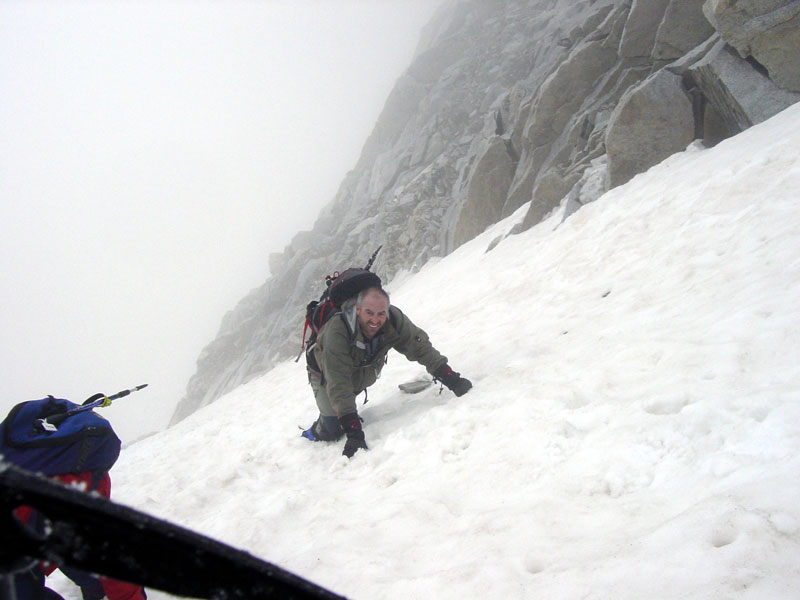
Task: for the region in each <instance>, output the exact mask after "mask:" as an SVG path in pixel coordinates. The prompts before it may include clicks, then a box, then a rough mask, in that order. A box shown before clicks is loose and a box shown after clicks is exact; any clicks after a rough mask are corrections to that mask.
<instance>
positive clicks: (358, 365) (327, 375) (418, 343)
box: [308, 301, 447, 417]
mask: <svg viewBox="0 0 800 600" xmlns="http://www.w3.org/2000/svg"><path fill="white" fill-rule="evenodd" d="M375 339H376V340H378V346H377V351H376V352H375V354H374V356H373V357H372V358H371V359H367V358H366V357H367V343H366V340H365V339H364V335H363V334H362V333H361V330H360V329H359V327H358V325H357V318H356V307H355V302H354V301H349V302H346V303H345V304H344V306H343V307H342V312H341V313H340V314H338V315H334V317H333V318H331V319H330V320H329V321H328V322H327V323H326V324H325V325H324V326H323V328H322V329H321V330H320V332H319V335H318V336H317V341H316V345H315V346H314V348H313V350H312V352H313V359H314V360H309V361H308V364H309V368H310V369H312V370H315V371H317V372H321V373H322V381H323V384H324V385H325V390H326V391H327V392H328V397H329V398H330V401H331V405H332V406H333V408H334V410H335V411H336V414H337V416H339V417H341V416H344V415H347V414H350V413H354V412H357V409H356V396H357V395H358V394H359V393H361V392H362V391H364V390H365V389H366V388H368V387H369V386H371V385H372V384H373V383H375V381H376V380H377V379H378V377H380V374H381V369H383V366H384V365H385V364H386V355H387V354H388V353H389V350H391V349H392V348H394V349H395V350H397V351H398V352H399V353H400V354H402V355H404V356H405V357H406V358H407V359H408V360H413V361H416V362H418V363H420V364H421V365H423V366H424V367H425V368H426V369H427V370H428V373H431V374H433V372H434V371H436V369H438V368H439V367H440V366H441V365H443V364H445V363H446V362H447V357H445V356H442V355H441V354H440V353H439V352H438V351H437V350H436V348H434V347H433V346H432V345H431V342H430V340H429V339H428V334H427V333H425V332H424V331H423V330H422V329H420V328H419V327H417V326H416V325H414V323H412V322H411V319H409V318H408V317H407V316H405V314H403V312H402V311H401V310H400V309H399V308H397V307H396V306H390V307H389V318H388V319H387V320H386V323H385V324H384V326H383V327H382V328H381V330H380V331H379V332H378V335H376V336H375ZM314 362H316V365H315V364H314Z"/></svg>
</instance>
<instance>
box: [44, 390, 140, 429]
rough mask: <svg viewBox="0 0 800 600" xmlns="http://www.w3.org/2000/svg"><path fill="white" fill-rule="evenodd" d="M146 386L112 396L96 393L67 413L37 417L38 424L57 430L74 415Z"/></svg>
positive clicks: (109, 403) (100, 406) (102, 405)
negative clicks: (42, 417)
mask: <svg viewBox="0 0 800 600" xmlns="http://www.w3.org/2000/svg"><path fill="white" fill-rule="evenodd" d="M146 387H147V384H146V383H143V384H142V385H137V386H136V387H135V388H131V389H129V390H122V391H121V392H117V393H116V394H112V395H111V396H106V395H105V394H95V395H94V396H90V397H89V398H87V399H86V400H84V402H83V404H81V405H80V406H79V407H77V408H73V409H71V410H68V411H67V412H65V413H58V414H55V415H50V416H49V417H45V418H44V419H37V421H36V424H37V426H39V427H41V428H42V429H44V430H45V431H56V430H57V428H58V424H59V423H63V422H64V421H65V420H66V419H68V418H69V417H71V416H72V415H75V414H78V413H82V412H84V411H87V410H92V409H93V408H105V407H106V406H111V403H112V402H113V401H114V400H117V399H118V398H124V397H125V396H128V395H129V394H132V393H133V392H138V391H139V390H141V389H143V388H146Z"/></svg>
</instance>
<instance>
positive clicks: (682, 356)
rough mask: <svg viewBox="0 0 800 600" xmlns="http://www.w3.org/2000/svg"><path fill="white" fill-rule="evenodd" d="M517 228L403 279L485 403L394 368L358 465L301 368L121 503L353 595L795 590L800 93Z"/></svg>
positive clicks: (163, 465) (409, 308)
mask: <svg viewBox="0 0 800 600" xmlns="http://www.w3.org/2000/svg"><path fill="white" fill-rule="evenodd" d="M522 214H523V213H522V211H520V212H518V213H517V214H515V215H514V216H513V217H511V218H509V219H507V220H506V221H504V222H502V223H500V224H498V225H496V226H494V227H492V228H490V230H487V231H486V232H485V233H484V234H482V235H481V236H479V237H478V238H476V239H475V240H473V241H471V242H470V243H468V244H466V245H464V246H462V247H461V248H459V249H458V250H457V251H456V252H454V253H453V254H451V255H450V256H448V257H447V258H444V259H442V260H439V261H437V262H436V263H435V264H428V265H427V266H426V267H424V268H423V269H422V270H421V272H419V273H418V274H415V275H413V276H407V277H404V278H402V279H403V281H402V283H400V282H399V279H398V283H397V284H396V285H390V286H389V287H390V290H391V291H392V300H393V302H394V303H396V304H397V305H398V306H400V307H401V308H403V309H404V310H405V312H406V313H407V314H408V315H409V316H410V317H411V318H412V320H414V321H415V322H416V323H417V324H418V325H420V326H422V327H423V328H424V329H426V330H427V331H428V333H429V334H430V335H431V339H432V340H433V342H434V345H435V346H436V347H437V348H438V349H440V350H441V351H442V352H443V353H445V354H446V355H447V356H448V357H449V358H450V362H451V364H452V366H453V367H454V368H455V369H456V370H458V371H460V372H461V373H462V374H464V375H465V376H466V377H468V378H470V379H471V380H472V381H473V383H474V384H475V387H474V389H473V390H472V391H471V392H470V393H469V394H467V395H466V396H464V397H463V398H460V399H459V398H456V397H454V396H453V395H452V394H451V393H450V392H448V391H447V390H445V391H444V392H443V393H441V394H439V390H438V387H430V388H428V389H427V390H425V391H423V392H421V393H419V394H416V395H408V394H404V393H401V392H400V391H399V390H398V387H397V386H398V384H400V383H403V382H406V381H409V380H412V379H415V378H417V377H418V376H421V375H423V374H424V370H423V369H422V367H420V366H419V365H417V364H415V363H409V362H407V361H406V360H405V359H404V358H403V357H402V356H401V355H399V354H396V353H394V354H392V355H390V362H389V365H388V366H387V368H386V369H385V370H384V374H383V377H382V379H381V380H380V381H379V382H378V384H376V385H375V386H374V387H373V388H371V389H370V394H369V398H370V401H369V403H368V404H367V405H366V406H364V407H363V408H361V415H362V416H363V417H364V420H365V431H366V436H367V442H368V444H369V446H370V450H369V452H359V453H357V454H356V456H355V457H354V458H353V459H352V460H350V461H348V460H347V459H346V458H344V457H343V456H342V455H341V446H342V444H341V443H338V444H324V443H318V444H314V443H311V442H309V441H307V440H305V439H303V438H301V437H300V435H299V430H298V428H297V425H298V424H301V425H305V426H308V425H310V424H311V422H312V420H313V419H314V417H315V416H316V415H315V408H314V402H313V399H312V395H311V392H310V390H309V389H308V386H307V384H306V377H305V371H304V366H303V365H302V363H300V364H295V363H293V362H287V363H285V364H282V365H280V366H278V367H277V368H276V369H274V370H273V371H272V372H270V373H268V374H266V375H264V376H263V377H261V378H259V379H258V380H256V381H253V382H251V383H249V384H247V385H245V386H242V387H240V388H239V389H237V390H235V391H234V392H232V393H230V394H228V395H227V396H226V397H225V398H223V399H221V400H219V401H218V402H216V403H214V404H213V405H211V406H209V407H206V408H205V409H203V410H201V411H200V412H198V413H196V414H194V415H193V416H192V417H190V418H188V419H186V420H185V421H183V422H181V423H180V424H178V425H177V426H175V427H173V428H171V429H169V430H167V431H164V432H162V433H159V434H157V435H155V436H154V437H151V438H149V439H146V440H143V441H141V442H139V443H136V444H134V445H132V446H131V447H129V448H127V449H126V450H125V451H124V452H123V455H122V457H121V459H120V461H119V463H118V464H117V466H116V467H115V469H114V471H113V472H112V477H113V479H114V491H113V497H114V498H115V499H116V500H117V501H119V502H122V503H125V504H128V505H131V506H134V507H137V508H139V509H141V510H144V511H146V512H149V513H152V514H154V515H157V516H159V517H162V518H166V519H168V520H170V521H173V522H176V523H179V524H181V525H184V526H186V527H189V528H191V529H194V530H197V531H199V532H202V533H204V534H207V535H209V536H212V537H214V538H217V539H220V540H223V541H225V542H227V543H229V544H232V545H234V546H237V547H240V548H243V549H245V550H247V551H249V552H251V553H253V554H255V555H257V556H259V557H261V558H263V559H265V560H267V561H270V562H273V563H275V564H277V565H279V566H281V567H283V568H285V569H288V570H289V571H292V572H294V573H296V574H298V575H301V576H303V577H305V578H307V579H310V580H311V581H314V582H315V583H318V584H320V585H323V586H325V587H327V588H329V589H330V590H332V591H334V592H336V593H339V594H342V595H345V596H347V597H350V598H356V599H363V600H368V599H369V600H376V599H398V598H431V599H447V598H453V599H459V600H463V599H464V598H477V597H481V598H503V599H508V598H537V599H538V598H547V599H548V600H555V599H565V600H566V599H569V600H573V599H576V598H596V599H605V598H614V599H615V600H620V599H641V598H696V599H701V598H702V599H708V598H714V599H725V598H752V599H759V600H764V599H778V598H780V599H786V598H800V368H799V367H800V104H798V105H795V106H794V107H791V108H790V109H788V110H786V111H785V112H783V113H782V114H780V115H778V116H777V117H775V118H773V119H772V120H770V121H768V122H766V123H763V124H761V125H759V126H756V127H753V128H751V129H750V130H748V131H746V132H744V133H742V134H741V135H739V136H737V137H735V138H733V139H730V140H727V141H725V142H723V143H721V144H719V145H718V146H717V147H715V148H712V149H704V148H702V147H700V146H697V145H694V146H692V147H690V148H689V149H687V151H686V152H683V153H680V154H677V155H674V156H672V157H671V158H669V159H668V160H666V161H665V162H663V163H662V164H660V165H658V166H656V167H654V168H653V169H651V170H650V171H648V172H647V173H645V174H642V175H640V176H638V177H636V178H635V179H633V180H632V181H631V182H629V183H628V184H627V185H624V186H621V187H619V188H617V189H614V190H612V191H611V192H609V193H607V194H606V195H605V196H603V197H602V198H601V199H600V200H598V201H597V202H595V203H593V204H591V205H588V206H586V207H585V208H582V209H581V210H580V211H579V212H577V213H576V214H574V215H573V216H571V217H570V218H569V219H567V220H566V221H565V222H564V223H563V224H561V225H559V222H560V215H559V214H554V215H553V216H552V217H551V218H550V219H549V220H547V221H545V222H543V223H541V224H539V225H538V226H537V227H535V228H533V229H531V230H529V231H527V232H524V233H522V234H519V235H510V236H508V237H506V238H505V239H504V240H503V241H502V242H501V243H500V244H499V245H497V246H496V247H495V248H494V249H492V250H491V251H489V252H487V251H486V250H487V248H488V247H489V246H490V244H491V242H492V241H493V240H495V239H496V238H498V236H502V235H504V234H506V233H507V232H509V230H510V229H511V228H512V227H513V225H514V224H515V223H517V222H518V221H520V220H521V218H522ZM341 266H342V265H331V267H332V268H334V267H341ZM344 266H347V265H344ZM377 270H378V272H380V265H379V264H378V269H377ZM300 326H301V323H300V319H299V318H298V327H300ZM362 398H363V396H362ZM67 588H68V586H66V585H64V586H63V587H62V591H64V590H66V589H67ZM71 593H72V596H71V597H73V598H77V597H78V596H77V595H75V594H74V592H71ZM150 596H151V598H163V597H165V596H164V595H163V594H160V593H158V592H151V594H150Z"/></svg>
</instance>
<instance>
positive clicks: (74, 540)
mask: <svg viewBox="0 0 800 600" xmlns="http://www.w3.org/2000/svg"><path fill="white" fill-rule="evenodd" d="M21 506H29V507H32V508H33V509H34V510H36V511H38V512H39V514H41V515H42V517H43V518H44V519H45V520H46V527H45V530H44V533H43V534H42V533H37V532H36V531H35V530H33V529H31V528H30V527H28V526H26V525H24V524H23V523H22V522H21V521H20V520H19V519H17V518H16V517H15V516H14V514H13V511H14V510H15V509H17V508H19V507H21ZM0 539H2V540H3V543H2V545H0V599H1V600H23V598H22V597H19V598H18V596H17V591H16V589H15V587H16V586H15V585H14V584H13V580H14V577H13V576H12V575H14V574H18V573H24V572H26V571H28V570H30V569H31V568H32V567H34V566H36V565H37V564H38V563H39V562H40V561H47V562H52V563H55V564H58V565H63V566H65V567H70V568H74V569H80V570H82V571H86V572H89V573H98V574H101V575H105V576H107V577H113V578H115V579H119V580H123V581H130V582H132V583H136V584H138V585H142V586H147V587H152V588H155V589H159V590H163V591H164V592H167V593H169V594H173V595H177V596H188V597H192V598H209V599H214V600H228V599H238V598H242V599H244V598H248V599H252V598H265V599H266V598H281V599H298V600H301V599H302V600H304V599H317V598H322V599H343V596H338V595H336V594H333V593H332V592H329V591H327V590H326V589H324V588H321V587H319V586H317V585H315V584H313V583H311V582H309V581H306V580H305V579H302V578H300V577H297V576H296V575H293V574H291V573H289V572H287V571H284V570H283V569H280V568H279V567H276V566H275V565H272V564H270V563H267V562H264V561H262V560H259V559H257V558H255V557H254V556H252V555H250V554H248V553H246V552H243V551H241V550H237V549H235V548H232V547H230V546H227V545H225V544H223V543H220V542H217V541H214V540H212V539H211V538H208V537H205V536H202V535H200V534H197V533H194V532H192V531H189V530H187V529H184V528H182V527H179V526H177V525H173V524H171V523H168V522H166V521H162V520H160V519H156V518H154V517H151V516H149V515H147V514H145V513H142V512H139V511H137V510H134V509H132V508H128V507H126V506H121V505H119V504H114V503H113V502H111V501H110V500H106V499H105V498H101V497H97V496H94V495H91V494H85V493H83V492H80V491H77V490H74V489H70V488H68V487H66V486H64V485H62V484H59V483H55V482H53V481H50V480H48V479H46V478H45V477H42V476H39V475H36V474H33V473H30V472H28V471H25V470H22V469H19V468H17V467H16V466H14V465H12V464H10V463H8V462H6V461H3V460H0Z"/></svg>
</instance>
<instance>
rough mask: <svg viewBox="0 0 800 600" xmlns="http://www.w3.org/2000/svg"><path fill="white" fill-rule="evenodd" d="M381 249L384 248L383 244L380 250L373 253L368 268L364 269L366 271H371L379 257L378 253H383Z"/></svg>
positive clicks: (379, 247)
mask: <svg viewBox="0 0 800 600" xmlns="http://www.w3.org/2000/svg"><path fill="white" fill-rule="evenodd" d="M381 248H383V244H381V245H380V246H378V249H377V250H375V252H373V253H372V257H371V258H370V259H369V262H368V263H367V266H366V267H364V270H365V271H369V270H370V268H371V267H372V263H374V262H375V258H376V257H377V256H378V252H380V251H381Z"/></svg>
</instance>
